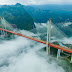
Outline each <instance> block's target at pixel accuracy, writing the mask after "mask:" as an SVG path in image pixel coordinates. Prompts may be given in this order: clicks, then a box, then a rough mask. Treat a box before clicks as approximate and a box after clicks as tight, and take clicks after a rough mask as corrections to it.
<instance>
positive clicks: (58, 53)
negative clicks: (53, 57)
mask: <svg viewBox="0 0 72 72" xmlns="http://www.w3.org/2000/svg"><path fill="white" fill-rule="evenodd" d="M60 52H61V50H60V49H58V51H57V60H58V58H59V57H60Z"/></svg>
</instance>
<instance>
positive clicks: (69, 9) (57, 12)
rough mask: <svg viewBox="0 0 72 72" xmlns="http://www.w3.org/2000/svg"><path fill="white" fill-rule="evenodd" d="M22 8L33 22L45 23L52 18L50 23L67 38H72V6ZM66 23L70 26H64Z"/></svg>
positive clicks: (32, 6)
mask: <svg viewBox="0 0 72 72" xmlns="http://www.w3.org/2000/svg"><path fill="white" fill-rule="evenodd" d="M24 8H25V10H26V11H27V12H28V13H29V14H30V15H31V16H32V17H33V19H34V22H37V23H46V22H47V20H49V18H52V23H54V24H55V25H56V26H57V27H58V28H59V29H60V30H61V31H63V32H64V33H65V34H66V35H67V36H68V37H72V5H30V6H24ZM70 22H71V23H70ZM68 23H70V25H67V26H65V25H66V24H68Z"/></svg>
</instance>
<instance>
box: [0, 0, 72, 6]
mask: <svg viewBox="0 0 72 72" xmlns="http://www.w3.org/2000/svg"><path fill="white" fill-rule="evenodd" d="M16 3H21V4H23V5H43V4H72V0H0V5H5V4H7V5H11V4H16Z"/></svg>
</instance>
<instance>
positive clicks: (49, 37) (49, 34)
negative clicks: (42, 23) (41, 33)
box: [46, 19, 51, 55]
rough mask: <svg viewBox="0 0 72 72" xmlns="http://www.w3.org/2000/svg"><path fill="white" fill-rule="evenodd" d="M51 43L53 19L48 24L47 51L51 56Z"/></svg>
mask: <svg viewBox="0 0 72 72" xmlns="http://www.w3.org/2000/svg"><path fill="white" fill-rule="evenodd" d="M50 41H51V19H49V21H48V22H47V43H46V51H47V54H48V55H49V54H50V46H48V44H50Z"/></svg>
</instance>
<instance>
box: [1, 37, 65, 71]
mask: <svg viewBox="0 0 72 72" xmlns="http://www.w3.org/2000/svg"><path fill="white" fill-rule="evenodd" d="M42 47H45V45H43V44H40V43H36V42H34V41H31V40H28V39H25V38H22V37H17V38H16V39H14V40H9V41H3V42H2V43H0V72H64V70H63V68H62V67H60V66H58V65H57V63H56V62H55V61H52V62H51V63H48V62H47V61H46V59H45V58H43V57H40V55H37V53H36V51H38V50H39V49H41V48H42Z"/></svg>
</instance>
